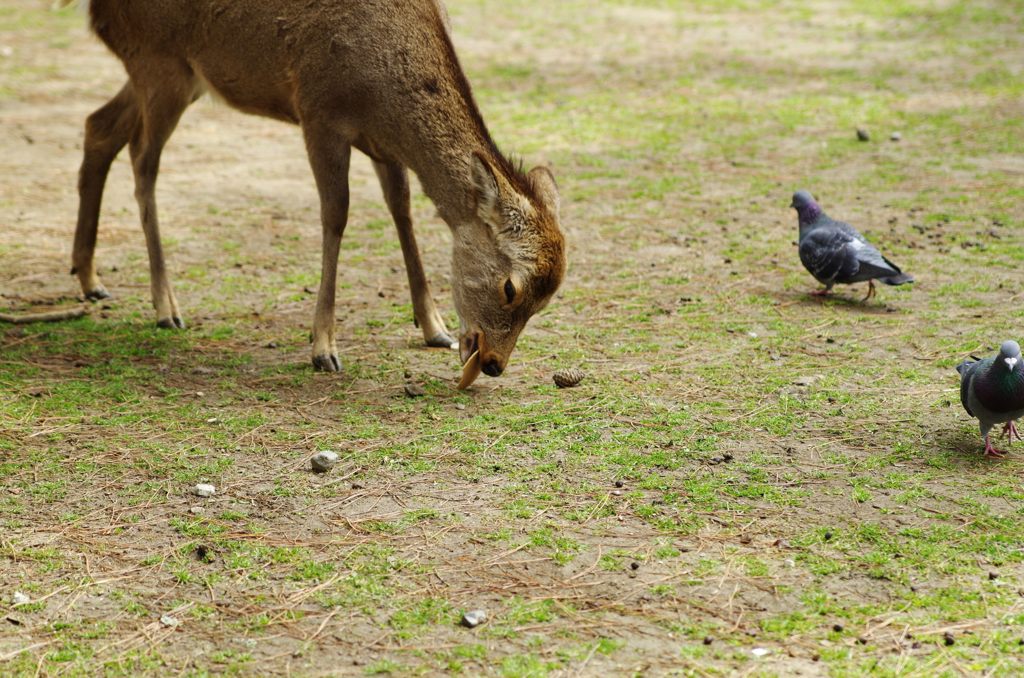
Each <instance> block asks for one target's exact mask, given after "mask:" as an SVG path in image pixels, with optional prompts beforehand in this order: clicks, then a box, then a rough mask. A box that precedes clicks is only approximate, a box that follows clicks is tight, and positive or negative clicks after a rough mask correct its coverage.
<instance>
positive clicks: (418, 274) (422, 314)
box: [373, 161, 457, 348]
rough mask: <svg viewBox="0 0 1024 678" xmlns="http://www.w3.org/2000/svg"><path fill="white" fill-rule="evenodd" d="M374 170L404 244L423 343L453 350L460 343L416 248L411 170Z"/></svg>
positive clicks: (378, 165) (391, 166)
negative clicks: (440, 309) (439, 307)
mask: <svg viewBox="0 0 1024 678" xmlns="http://www.w3.org/2000/svg"><path fill="white" fill-rule="evenodd" d="M373 168H374V169H375V170H376V171H377V177H378V178H379V179H380V185H381V188H382V189H383V190H384V201H385V202H387V204H388V209H389V210H391V217H392V218H393V219H394V220H395V228H397V229H398V240H399V242H401V243H402V256H403V257H404V258H405V271H406V273H407V274H408V276H409V291H410V292H411V293H412V309H413V314H414V316H415V318H416V325H417V326H419V328H420V329H421V330H422V331H423V339H424V341H426V344H427V346H437V347H442V348H451V346H452V345H453V344H456V343H457V342H456V340H455V339H454V338H452V336H451V335H450V334H448V330H447V328H446V327H445V324H444V319H443V318H442V317H441V314H440V313H438V311H437V306H435V304H434V298H433V297H432V296H431V294H430V285H429V284H428V283H427V277H426V275H424V273H423V263H422V262H421V261H420V250H419V248H418V247H417V246H416V235H415V234H414V233H413V230H412V212H411V210H410V208H409V173H408V170H406V169H405V167H402V166H401V165H399V164H397V163H384V162H377V161H374V163H373Z"/></svg>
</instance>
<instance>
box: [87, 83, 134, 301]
mask: <svg viewBox="0 0 1024 678" xmlns="http://www.w3.org/2000/svg"><path fill="white" fill-rule="evenodd" d="M138 125H139V109H138V106H136V104H135V94H134V92H133V91H132V87H131V83H126V84H125V86H124V87H122V88H121V91H120V92H119V93H118V94H117V96H115V97H114V98H113V99H111V100H110V101H108V102H107V103H106V104H105V105H104V106H103V107H102V108H100V109H98V110H97V111H96V112H95V113H93V114H92V115H90V116H89V117H88V119H87V120H86V122H85V140H84V142H83V144H82V146H83V148H84V153H83V158H82V167H81V169H80V170H79V173H78V196H79V200H78V225H77V226H76V227H75V243H74V249H73V251H72V255H71V273H72V275H77V276H78V281H79V283H81V285H82V293H83V294H84V295H85V298H86V299H90V300H93V301H95V300H98V299H106V298H107V297H109V296H110V293H109V292H107V290H106V288H105V287H103V283H101V282H100V279H99V276H98V275H97V274H96V265H95V263H94V261H93V258H94V255H95V252H96V231H97V228H98V226H99V214H100V203H101V202H102V200H103V187H104V185H105V184H106V181H107V173H108V172H109V171H110V164H111V163H112V162H113V161H114V158H116V157H117V154H118V153H120V152H121V149H122V148H124V146H125V144H127V143H128V140H129V139H130V138H131V137H132V134H134V133H135V130H136V127H137V126H138Z"/></svg>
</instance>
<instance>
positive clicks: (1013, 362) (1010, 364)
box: [1004, 358, 1017, 372]
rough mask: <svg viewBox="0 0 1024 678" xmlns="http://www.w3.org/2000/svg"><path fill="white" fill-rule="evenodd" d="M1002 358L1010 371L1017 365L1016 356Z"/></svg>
mask: <svg viewBox="0 0 1024 678" xmlns="http://www.w3.org/2000/svg"><path fill="white" fill-rule="evenodd" d="M1004 360H1005V361H1006V366H1007V367H1009V368H1010V371H1011V372H1013V368H1014V367H1016V366H1017V359H1016V358H1004Z"/></svg>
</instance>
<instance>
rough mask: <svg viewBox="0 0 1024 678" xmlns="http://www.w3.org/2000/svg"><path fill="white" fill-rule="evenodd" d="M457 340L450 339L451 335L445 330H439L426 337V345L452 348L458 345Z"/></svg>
mask: <svg viewBox="0 0 1024 678" xmlns="http://www.w3.org/2000/svg"><path fill="white" fill-rule="evenodd" d="M458 344H459V342H458V341H456V340H455V339H452V337H451V335H450V334H448V333H447V332H441V333H439V334H435V335H434V336H432V337H431V338H430V339H427V346H430V347H431V348H452V347H453V346H458Z"/></svg>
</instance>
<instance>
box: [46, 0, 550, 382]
mask: <svg viewBox="0 0 1024 678" xmlns="http://www.w3.org/2000/svg"><path fill="white" fill-rule="evenodd" d="M73 2H74V0H64V4H71V3H73ZM88 14H89V23H90V26H91V29H92V31H93V32H94V33H95V34H96V35H97V36H98V37H99V39H100V40H101V41H102V42H103V43H104V44H105V45H106V46H107V47H108V48H109V49H110V51H111V52H113V53H114V55H115V56H117V57H118V58H119V59H120V60H121V62H122V63H123V65H124V68H125V70H126V72H127V75H128V80H127V82H126V83H125V84H124V86H123V87H122V88H121V90H120V91H119V92H118V93H117V94H116V95H114V97H113V98H112V99H110V101H108V102H107V103H106V104H104V105H103V106H102V107H100V108H99V109H97V110H96V111H95V112H93V113H92V114H91V115H89V116H88V118H87V119H86V123H85V137H84V143H83V149H84V150H83V159H82V164H81V169H80V172H79V179H78V193H79V208H78V219H77V224H76V228H75V236H74V244H73V249H72V275H76V276H77V277H78V281H79V283H80V284H81V287H82V291H83V293H84V295H85V297H86V298H87V299H89V300H93V301H96V300H100V299H105V298H107V297H109V296H110V294H109V292H108V291H107V290H106V288H105V287H104V286H103V283H102V282H101V281H100V278H99V276H98V273H97V269H96V264H95V256H94V255H95V248H96V240H97V230H98V222H99V212H100V204H101V200H102V196H103V189H104V185H105V183H106V178H107V174H108V170H109V169H110V166H111V163H112V162H113V161H114V159H115V158H116V157H117V155H118V154H119V153H120V151H121V150H122V149H123V148H124V147H125V146H126V145H127V146H128V149H129V153H130V157H131V167H132V172H133V176H134V180H135V198H136V201H137V202H138V206H139V216H140V221H141V223H142V230H143V233H144V234H145V241H146V250H147V254H148V256H149V273H150V288H151V294H152V300H153V306H154V308H155V310H156V318H157V325H158V326H159V327H162V328H167V329H184V327H185V322H184V320H183V319H182V313H181V311H180V308H179V306H178V301H177V299H176V297H175V295H174V291H173V290H172V287H171V282H170V279H169V276H168V272H167V266H166V263H165V260H164V254H163V248H162V246H161V242H160V229H159V224H158V220H157V209H156V199H155V188H156V180H157V173H158V171H159V167H160V155H161V152H162V150H163V148H164V145H165V144H166V143H167V141H168V139H169V138H170V136H171V134H172V133H173V132H174V130H175V127H176V126H177V124H178V121H179V119H180V118H181V116H182V114H183V113H184V112H185V110H186V109H187V108H188V107H189V105H191V104H192V103H193V102H195V101H196V100H197V99H199V98H200V97H201V96H202V95H203V94H205V93H207V92H209V93H211V94H212V95H214V96H215V97H216V98H218V99H220V100H222V101H224V102H227V104H229V105H230V106H232V107H233V108H236V109H238V110H240V111H242V112H244V113H250V114H255V115H261V116H266V117H269V118H272V119H276V120H280V121H283V122H287V123H292V124H295V125H298V126H299V128H300V130H301V133H302V135H303V139H304V142H305V148H306V152H307V155H308V159H309V163H310V167H311V169H312V174H313V178H314V181H315V183H316V187H317V193H318V196H319V200H320V221H321V226H322V237H323V240H322V253H321V254H322V256H321V276H320V286H319V290H318V292H317V298H316V307H315V313H314V318H313V331H312V361H313V367H314V369H316V370H320V371H325V372H338V371H340V370H341V363H340V361H339V359H338V350H337V344H336V338H335V287H336V279H337V266H338V257H339V249H340V246H341V238H342V234H343V233H344V231H345V225H346V223H347V220H348V208H349V187H348V173H349V163H350V159H351V155H352V149H353V148H355V149H356V150H358V151H360V152H362V153H364V154H365V155H366V156H368V157H369V158H370V160H371V161H372V164H373V167H374V170H375V172H376V175H377V178H378V180H379V182H380V185H381V189H382V192H383V196H384V202H385V203H386V205H387V208H388V211H389V212H390V214H391V217H392V219H393V221H394V224H395V228H396V230H397V231H398V239H399V241H400V244H401V249H402V255H403V259H404V261H405V268H406V273H407V276H408V281H409V290H410V293H411V297H412V306H413V315H414V322H415V324H416V325H417V326H418V327H419V328H420V329H421V330H422V332H423V338H424V342H425V343H426V345H427V346H434V347H439V346H443V347H451V348H455V345H456V340H455V339H454V338H453V337H452V335H451V334H449V332H448V329H447V327H446V326H445V322H444V319H443V317H442V316H441V314H440V313H439V312H438V310H437V307H436V305H435V302H434V299H433V296H432V295H431V292H430V287H429V284H428V282H427V279H426V275H425V272H424V269H423V265H422V262H421V260H420V253H419V249H418V246H417V243H416V237H415V235H414V233H413V223H412V216H411V209H410V182H409V172H410V171H411V172H413V173H414V174H415V175H416V176H417V177H418V179H419V181H420V184H421V186H422V188H423V191H424V193H425V194H426V195H427V197H428V198H430V200H431V201H432V202H433V204H434V206H435V207H436V208H437V212H438V214H439V216H440V217H441V219H442V220H443V221H444V222H445V223H446V224H447V226H448V227H449V230H450V232H451V235H452V249H451V254H452V262H451V271H452V278H451V281H452V297H453V300H454V303H455V309H456V312H457V314H458V317H459V324H460V328H459V336H458V340H457V343H458V349H459V356H460V360H461V363H462V375H461V380H460V381H459V384H458V386H459V388H462V389H465V388H468V387H469V385H471V384H472V383H473V382H474V380H475V379H476V378H477V377H478V376H479V375H480V373H481V372H483V373H484V374H486V375H488V376H491V377H496V376H499V375H500V374H502V372H503V371H504V370H505V369H506V367H507V365H508V361H509V356H510V355H511V353H512V351H513V349H514V348H515V345H516V341H517V339H518V337H519V335H520V333H521V332H522V330H523V328H524V327H525V326H526V324H527V322H528V321H529V319H530V318H531V316H533V315H534V314H536V313H537V312H538V311H540V310H541V309H543V308H544V307H545V306H546V305H547V304H548V303H549V301H550V300H551V298H552V296H553V295H554V294H555V292H556V291H557V290H558V288H559V286H560V285H561V282H562V279H563V277H564V275H565V270H566V254H565V237H564V235H563V233H562V230H561V226H560V221H559V194H558V187H557V185H556V183H555V179H554V176H553V174H552V173H551V171H550V170H549V169H548V168H546V167H544V166H538V167H534V168H533V169H531V170H529V171H528V172H526V171H524V170H523V168H522V166H521V164H520V163H517V162H514V161H512V160H510V159H509V158H508V157H506V156H505V155H503V154H502V153H501V151H500V150H499V149H498V147H497V145H496V144H495V142H494V141H493V140H492V138H491V136H490V133H489V132H488V130H487V127H486V125H485V123H484V120H483V117H482V116H481V114H480V111H479V109H478V107H477V105H476V103H475V101H474V98H473V94H472V91H471V88H470V85H469V82H468V80H467V78H466V76H465V74H464V72H463V70H462V67H461V65H460V63H459V60H458V58H457V56H456V53H455V48H454V45H453V43H452V40H451V36H450V28H449V25H450V24H449V21H448V15H447V12H446V10H445V8H444V6H443V4H442V3H441V0H146V1H145V2H133V1H132V0H91V2H89V4H88Z"/></svg>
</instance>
